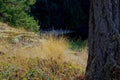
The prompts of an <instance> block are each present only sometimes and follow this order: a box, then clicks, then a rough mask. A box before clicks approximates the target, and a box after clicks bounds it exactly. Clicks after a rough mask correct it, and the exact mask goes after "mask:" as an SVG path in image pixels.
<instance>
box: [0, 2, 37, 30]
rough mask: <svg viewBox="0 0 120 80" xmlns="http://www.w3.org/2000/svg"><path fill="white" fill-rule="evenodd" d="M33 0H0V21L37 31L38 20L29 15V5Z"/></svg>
mask: <svg viewBox="0 0 120 80" xmlns="http://www.w3.org/2000/svg"><path fill="white" fill-rule="evenodd" d="M34 3H35V0H19V1H18V0H5V1H4V0H1V1H0V17H1V19H2V21H4V22H8V23H9V24H11V25H13V26H16V27H23V28H25V29H27V30H30V31H38V29H39V27H38V22H37V21H36V20H34V18H33V17H31V16H30V15H29V12H30V6H31V5H32V4H34Z"/></svg>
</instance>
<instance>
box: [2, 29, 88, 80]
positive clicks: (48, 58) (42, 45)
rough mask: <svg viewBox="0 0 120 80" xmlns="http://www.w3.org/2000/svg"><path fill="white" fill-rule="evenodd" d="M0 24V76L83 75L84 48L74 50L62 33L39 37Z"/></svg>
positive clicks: (43, 79) (64, 78)
mask: <svg viewBox="0 0 120 80" xmlns="http://www.w3.org/2000/svg"><path fill="white" fill-rule="evenodd" d="M2 28H4V30H0V32H1V33H0V34H1V35H0V80H3V79H5V80H80V79H81V78H82V77H83V75H84V71H85V66H86V61H87V48H84V49H82V51H81V52H75V51H72V50H70V48H69V46H70V45H69V42H68V40H67V39H66V38H63V37H59V38H58V37H53V36H42V37H41V36H38V35H36V34H34V33H32V32H25V31H24V30H23V31H21V30H18V29H17V30H16V29H12V28H10V27H9V29H8V27H2ZM6 28H7V30H6Z"/></svg>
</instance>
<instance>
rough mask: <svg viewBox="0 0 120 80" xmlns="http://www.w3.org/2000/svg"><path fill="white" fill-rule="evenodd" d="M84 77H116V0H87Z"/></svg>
mask: <svg viewBox="0 0 120 80" xmlns="http://www.w3.org/2000/svg"><path fill="white" fill-rule="evenodd" d="M88 41H89V44H88V46H89V57H88V64H87V68H86V74H85V78H84V80H120V0H91V8H90V21H89V40H88Z"/></svg>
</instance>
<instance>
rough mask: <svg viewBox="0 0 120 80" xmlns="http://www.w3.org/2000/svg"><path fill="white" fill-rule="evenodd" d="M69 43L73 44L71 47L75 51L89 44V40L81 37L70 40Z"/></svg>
mask: <svg viewBox="0 0 120 80" xmlns="http://www.w3.org/2000/svg"><path fill="white" fill-rule="evenodd" d="M69 43H70V45H71V46H70V48H71V49H72V50H75V51H78V50H81V49H83V48H85V47H87V44H88V43H87V40H84V41H82V40H79V39H78V40H77V41H75V40H71V41H69Z"/></svg>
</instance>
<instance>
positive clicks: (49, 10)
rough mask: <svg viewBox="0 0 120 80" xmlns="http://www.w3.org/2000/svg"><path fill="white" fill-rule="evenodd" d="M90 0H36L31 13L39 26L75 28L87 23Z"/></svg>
mask: <svg viewBox="0 0 120 80" xmlns="http://www.w3.org/2000/svg"><path fill="white" fill-rule="evenodd" d="M89 1H90V0H37V1H36V3H35V4H34V5H33V6H31V13H30V14H31V15H32V16H34V17H35V19H37V20H38V21H39V25H41V28H51V27H52V28H53V27H54V28H63V29H76V28H80V27H82V26H87V24H88V17H89V16H88V14H89V3H90V2H89Z"/></svg>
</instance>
